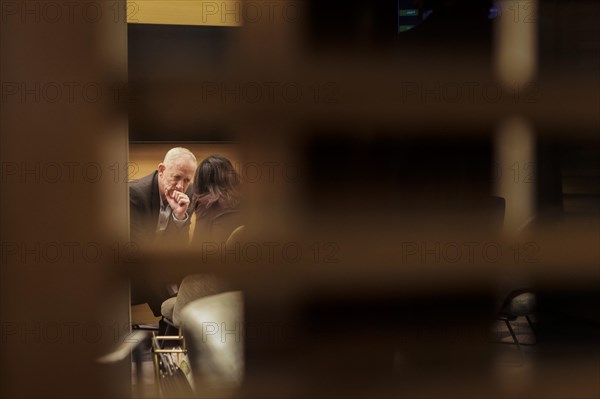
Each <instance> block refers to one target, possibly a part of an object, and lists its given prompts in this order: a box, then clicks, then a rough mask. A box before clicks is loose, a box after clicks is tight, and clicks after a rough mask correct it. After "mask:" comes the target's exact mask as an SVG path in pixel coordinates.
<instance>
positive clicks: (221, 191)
mask: <svg viewBox="0 0 600 399" xmlns="http://www.w3.org/2000/svg"><path fill="white" fill-rule="evenodd" d="M240 184H241V178H240V175H239V174H238V173H237V171H236V170H235V168H234V167H233V165H232V164H231V161H229V159H227V158H225V157H224V156H221V155H211V156H209V157H208V158H206V159H205V160H203V161H202V162H201V163H200V165H199V166H198V168H197V169H196V174H195V176H194V195H193V197H192V209H193V210H194V213H195V214H196V227H195V229H194V236H193V239H192V244H193V246H195V247H196V246H198V248H199V246H201V245H202V244H203V243H215V244H217V245H220V244H222V243H225V242H226V241H227V238H229V236H230V235H231V233H232V232H233V231H234V230H235V229H236V228H237V227H238V226H240V225H241V224H243V223H242V221H241V215H240V210H239V208H240V202H241V195H240V191H239V188H240Z"/></svg>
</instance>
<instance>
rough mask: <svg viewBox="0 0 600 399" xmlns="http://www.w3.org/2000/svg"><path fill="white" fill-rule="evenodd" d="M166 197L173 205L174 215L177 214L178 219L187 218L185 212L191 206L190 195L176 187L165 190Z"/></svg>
mask: <svg viewBox="0 0 600 399" xmlns="http://www.w3.org/2000/svg"><path fill="white" fill-rule="evenodd" d="M165 197H166V198H167V202H168V203H169V205H170V206H171V209H173V215H175V217H176V218H177V219H185V214H186V212H187V209H188V207H189V206H190V197H188V196H187V195H186V194H185V193H182V192H181V191H177V190H175V189H171V190H167V191H166V192H165Z"/></svg>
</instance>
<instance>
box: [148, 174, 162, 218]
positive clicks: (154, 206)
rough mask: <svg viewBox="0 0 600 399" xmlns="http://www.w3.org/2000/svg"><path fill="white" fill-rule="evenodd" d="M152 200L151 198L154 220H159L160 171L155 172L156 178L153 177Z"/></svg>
mask: <svg viewBox="0 0 600 399" xmlns="http://www.w3.org/2000/svg"><path fill="white" fill-rule="evenodd" d="M151 187H152V188H151V191H150V192H151V198H150V207H151V209H152V220H154V221H157V220H158V214H159V213H160V194H159V192H158V171H156V172H154V176H152V186H151Z"/></svg>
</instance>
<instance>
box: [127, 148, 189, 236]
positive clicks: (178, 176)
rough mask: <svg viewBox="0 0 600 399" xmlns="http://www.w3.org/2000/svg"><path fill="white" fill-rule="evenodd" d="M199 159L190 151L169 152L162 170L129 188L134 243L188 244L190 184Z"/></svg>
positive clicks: (160, 165)
mask: <svg viewBox="0 0 600 399" xmlns="http://www.w3.org/2000/svg"><path fill="white" fill-rule="evenodd" d="M195 171H196V157H195V156H194V154H192V152H191V151H190V150H188V149H185V148H181V147H177V148H173V149H171V150H169V152H167V154H166V155H165V159H164V161H163V162H161V163H160V164H158V170H157V171H155V172H154V173H151V174H149V175H148V176H145V177H143V178H141V179H139V180H136V181H134V182H132V183H131V184H130V186H129V198H130V199H129V201H130V203H129V205H130V221H131V241H133V242H135V243H138V244H141V245H147V244H155V243H156V242H157V239H158V240H160V241H164V240H165V239H167V241H173V242H179V243H187V241H188V238H189V228H190V214H189V213H188V207H189V205H190V198H191V196H192V192H191V186H190V183H191V182H192V178H193V176H194V172H195Z"/></svg>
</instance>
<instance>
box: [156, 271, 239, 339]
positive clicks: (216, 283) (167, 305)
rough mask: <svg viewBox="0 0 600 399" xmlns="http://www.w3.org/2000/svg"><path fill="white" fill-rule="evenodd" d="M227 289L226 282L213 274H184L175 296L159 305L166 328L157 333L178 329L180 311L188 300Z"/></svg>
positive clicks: (191, 300)
mask: <svg viewBox="0 0 600 399" xmlns="http://www.w3.org/2000/svg"><path fill="white" fill-rule="evenodd" d="M227 290H228V287H227V284H225V282H223V280H222V279H220V278H218V277H216V276H214V275H211V274H192V275H189V276H186V277H185V278H184V279H183V280H182V281H181V285H180V286H179V291H178V292H177V296H175V297H173V298H169V299H167V300H166V301H164V302H163V304H162V306H161V314H162V317H163V320H164V322H165V325H166V330H165V331H161V333H159V335H167V333H168V332H169V331H172V328H175V329H179V327H180V325H181V311H182V310H183V308H184V307H185V306H186V305H187V304H189V303H190V302H193V301H195V300H197V299H201V298H204V297H206V296H209V295H215V294H220V293H222V292H225V291H227ZM169 327H172V328H169Z"/></svg>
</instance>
